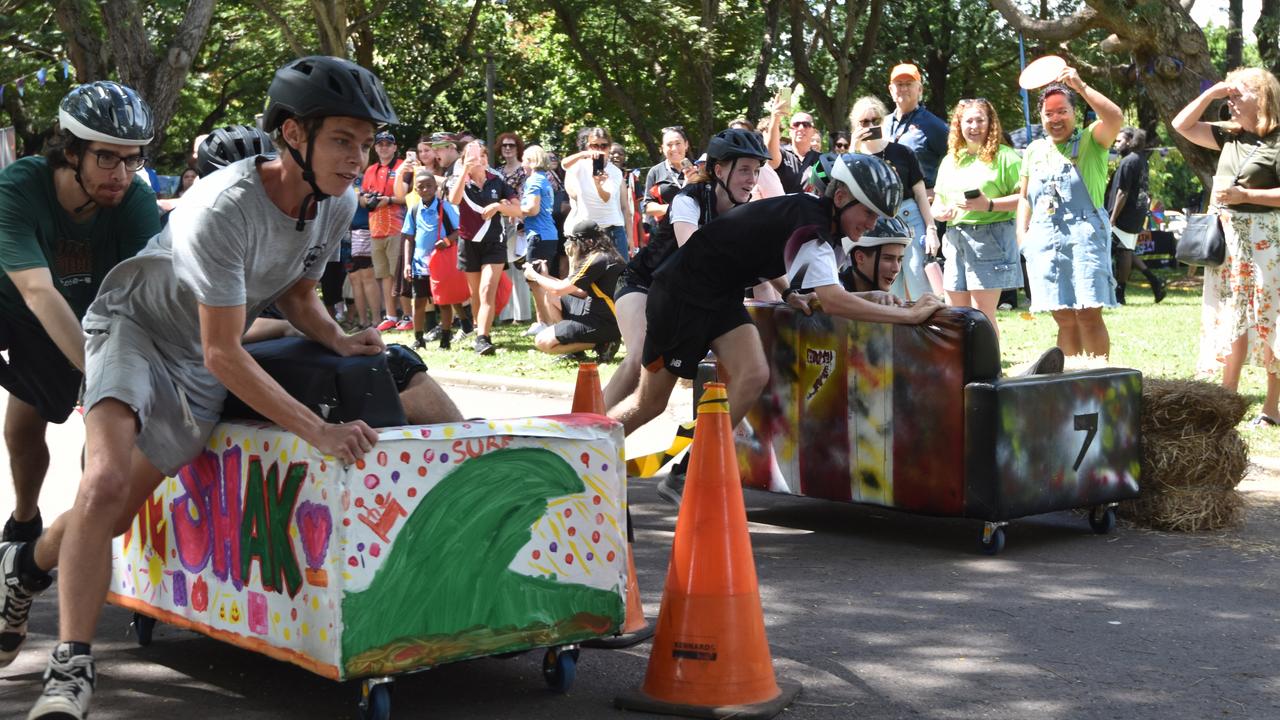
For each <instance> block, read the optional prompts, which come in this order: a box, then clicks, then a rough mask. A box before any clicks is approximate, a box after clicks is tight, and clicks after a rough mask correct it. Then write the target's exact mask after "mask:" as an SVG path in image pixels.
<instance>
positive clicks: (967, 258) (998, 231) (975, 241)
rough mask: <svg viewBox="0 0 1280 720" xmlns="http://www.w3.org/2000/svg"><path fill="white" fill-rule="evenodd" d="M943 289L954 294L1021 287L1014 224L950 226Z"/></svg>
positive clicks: (1020, 272) (948, 228)
mask: <svg viewBox="0 0 1280 720" xmlns="http://www.w3.org/2000/svg"><path fill="white" fill-rule="evenodd" d="M945 244H946V246H947V250H946V255H947V265H946V267H945V268H944V269H943V272H942V287H943V289H946V290H950V291H952V292H971V291H973V290H1004V289H1005V288H1016V287H1022V264H1021V262H1020V261H1019V258H1018V235H1017V233H1016V232H1015V231H1014V228H1013V221H1012V220H1005V221H1002V222H994V223H988V224H985V225H968V224H965V225H948V226H947V235H946V243H945Z"/></svg>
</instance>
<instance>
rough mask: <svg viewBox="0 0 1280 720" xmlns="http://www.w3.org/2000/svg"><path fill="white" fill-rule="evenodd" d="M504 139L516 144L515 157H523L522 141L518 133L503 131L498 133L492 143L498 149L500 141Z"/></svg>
mask: <svg viewBox="0 0 1280 720" xmlns="http://www.w3.org/2000/svg"><path fill="white" fill-rule="evenodd" d="M504 140H510V141H512V142H514V143H515V144H516V159H520V158H522V157H524V141H523V140H521V139H520V136H519V135H517V134H515V133H513V132H504V133H502V134H501V135H499V136H498V138H497V139H496V140H494V144H495V145H497V146H498V149H499V150H501V149H502V141H504Z"/></svg>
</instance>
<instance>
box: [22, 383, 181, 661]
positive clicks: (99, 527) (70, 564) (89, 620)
mask: <svg viewBox="0 0 1280 720" xmlns="http://www.w3.org/2000/svg"><path fill="white" fill-rule="evenodd" d="M85 434H86V436H87V444H88V456H89V457H88V463H87V465H86V466H85V473H84V478H83V479H82V480H81V481H80V490H79V492H78V493H76V502H75V506H74V507H72V508H71V510H69V511H68V512H67V513H66V514H65V515H63V516H62V517H60V518H59V523H58V524H60V525H62V527H61V528H60V530H61V533H60V535H61V540H62V542H61V543H60V545H61V547H60V552H59V553H58V566H59V567H60V568H61V572H60V574H59V583H58V611H59V613H60V618H61V623H60V624H61V628H60V630H59V639H60V640H62V641H63V642H82V643H89V642H91V641H92V640H93V631H94V628H95V627H97V624H98V614H99V613H100V612H101V610H102V603H103V601H104V600H105V599H106V594H107V585H108V582H109V580H110V577H111V538H112V537H114V536H115V535H118V534H120V533H121V532H123V531H124V530H125V529H127V528H128V527H129V523H130V522H132V519H133V515H134V514H135V512H136V511H137V509H138V506H139V505H141V504H142V501H143V499H145V498H146V496H147V495H149V494H150V493H151V492H152V491H154V490H155V488H156V486H157V485H158V484H159V483H160V481H161V480H163V479H164V474H163V473H162V472H160V471H159V470H157V469H156V468H155V467H154V466H152V465H151V463H149V462H147V461H146V459H145V458H143V457H142V456H141V454H140V453H137V452H135V449H136V448H135V443H136V442H137V418H136V417H135V416H134V414H133V410H132V409H131V408H129V406H127V405H125V404H124V403H121V402H119V401H117V400H103V401H102V402H99V403H98V404H97V405H95V406H94V407H93V409H91V410H90V411H89V413H88V414H87V415H86V416H85ZM64 520H65V524H64V523H63V522H62V521H64ZM41 541H42V544H43V538H42V539H41ZM40 555H41V553H40V546H39V545H37V557H36V562H37V564H39V562H40Z"/></svg>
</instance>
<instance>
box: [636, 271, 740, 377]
mask: <svg viewBox="0 0 1280 720" xmlns="http://www.w3.org/2000/svg"><path fill="white" fill-rule="evenodd" d="M645 321H646V323H647V325H648V329H647V330H646V332H645V336H644V352H643V353H642V354H641V356H640V361H641V363H642V364H643V365H644V366H645V368H646V369H648V370H651V371H654V372H656V371H657V370H658V369H659V368H663V367H665V368H666V369H667V370H668V371H670V372H671V374H673V375H676V376H678V377H682V378H686V379H689V380H692V379H694V377H695V376H696V375H697V374H698V363H699V362H702V359H703V358H704V357H706V356H707V351H709V350H710V349H711V343H712V342H713V341H714V340H715V339H716V338H718V337H720V336H722V335H725V334H727V333H729V331H731V330H733V329H734V328H737V327H739V326H741V325H750V324H751V316H750V315H749V314H748V313H747V309H746V308H745V307H744V306H743V305H742V299H741V298H733V299H732V300H731V301H726V303H725V305H724V306H723V307H719V308H716V309H708V308H705V307H702V306H700V305H694V304H692V303H688V302H686V301H684V300H683V299H681V298H679V297H678V296H676V295H674V294H673V293H671V292H669V291H668V290H667V286H666V283H663V282H661V281H656V282H654V284H653V285H652V286H650V287H649V301H648V304H646V305H645Z"/></svg>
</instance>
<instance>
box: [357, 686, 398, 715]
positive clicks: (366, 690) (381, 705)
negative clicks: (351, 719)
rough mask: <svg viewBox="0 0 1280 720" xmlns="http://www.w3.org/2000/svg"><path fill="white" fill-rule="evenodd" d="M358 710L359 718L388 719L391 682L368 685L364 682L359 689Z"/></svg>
mask: <svg viewBox="0 0 1280 720" xmlns="http://www.w3.org/2000/svg"><path fill="white" fill-rule="evenodd" d="M358 710H359V713H358V715H357V717H359V718H360V720H390V718H391V683H378V684H376V685H370V684H369V683H367V682H366V683H365V684H364V686H363V687H361V689H360V704H359V706H358Z"/></svg>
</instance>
